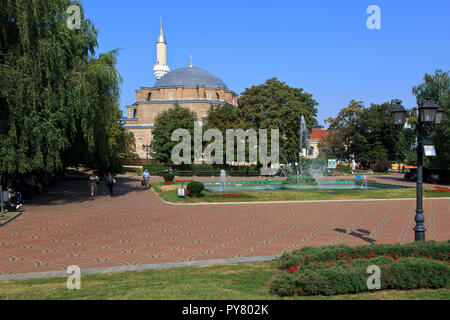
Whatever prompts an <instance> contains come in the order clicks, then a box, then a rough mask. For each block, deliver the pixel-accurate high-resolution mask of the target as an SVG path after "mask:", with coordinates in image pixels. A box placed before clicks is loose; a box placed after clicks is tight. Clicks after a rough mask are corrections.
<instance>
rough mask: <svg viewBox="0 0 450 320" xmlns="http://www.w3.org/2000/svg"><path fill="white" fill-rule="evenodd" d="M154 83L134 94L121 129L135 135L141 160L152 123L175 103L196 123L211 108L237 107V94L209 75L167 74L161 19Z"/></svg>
mask: <svg viewBox="0 0 450 320" xmlns="http://www.w3.org/2000/svg"><path fill="white" fill-rule="evenodd" d="M153 73H154V75H155V78H156V82H155V84H154V85H153V87H141V88H140V89H138V90H136V102H135V103H134V104H132V105H131V106H127V107H126V109H127V110H126V118H125V119H124V127H125V128H126V129H127V130H129V131H131V132H132V133H133V134H134V139H135V143H136V153H137V154H138V157H139V158H141V159H144V158H145V157H146V153H145V151H144V149H143V148H142V145H147V144H150V142H151V140H152V129H153V125H154V120H155V118H156V116H157V115H158V114H160V113H161V112H163V111H166V110H168V109H169V108H171V107H173V105H174V104H175V103H178V104H179V105H180V106H181V107H184V108H188V109H190V110H191V111H194V112H195V113H196V114H197V117H198V118H199V120H202V119H204V118H206V116H207V113H208V110H209V108H210V107H214V106H217V105H221V104H225V103H229V104H231V105H234V106H237V94H236V93H235V92H233V91H231V90H230V89H228V87H227V86H226V84H225V83H224V82H223V81H222V80H221V79H219V78H218V77H217V76H215V75H213V74H212V73H210V72H208V71H206V70H204V69H201V68H197V67H194V66H193V65H192V57H191V62H190V64H189V66H188V67H185V68H178V69H174V70H172V71H170V67H169V66H168V64H167V42H166V38H165V36H164V30H163V26H162V19H161V23H160V29H159V37H158V41H157V42H156V64H155V66H154V67H153Z"/></svg>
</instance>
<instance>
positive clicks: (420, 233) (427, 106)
mask: <svg viewBox="0 0 450 320" xmlns="http://www.w3.org/2000/svg"><path fill="white" fill-rule="evenodd" d="M418 111H419V118H418V124H417V128H416V132H417V134H418V137H417V150H416V151H417V188H416V194H417V195H416V203H417V204H416V216H415V218H414V220H415V221H416V226H415V227H414V228H413V230H414V232H415V240H416V241H425V231H427V229H425V227H424V226H423V223H424V221H425V217H424V215H423V201H422V200H423V189H422V184H423V182H422V181H423V178H422V174H423V155H424V148H425V141H424V136H425V135H426V134H427V132H426V127H425V125H426V124H441V121H442V117H443V115H444V110H443V109H442V108H441V107H439V106H438V105H437V104H435V103H434V102H432V101H427V102H425V103H424V104H423V105H422V106H421V107H419V109H418ZM391 115H392V120H393V122H394V124H396V125H403V124H404V122H405V119H406V110H405V108H404V107H403V106H401V105H400V101H397V102H396V105H395V106H394V109H393V110H392V111H391ZM426 144H427V146H428V145H429V143H428V142H427V143H426Z"/></svg>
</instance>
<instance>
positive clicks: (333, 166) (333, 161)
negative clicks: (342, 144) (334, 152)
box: [328, 159, 336, 169]
mask: <svg viewBox="0 0 450 320" xmlns="http://www.w3.org/2000/svg"><path fill="white" fill-rule="evenodd" d="M328 169H336V159H328Z"/></svg>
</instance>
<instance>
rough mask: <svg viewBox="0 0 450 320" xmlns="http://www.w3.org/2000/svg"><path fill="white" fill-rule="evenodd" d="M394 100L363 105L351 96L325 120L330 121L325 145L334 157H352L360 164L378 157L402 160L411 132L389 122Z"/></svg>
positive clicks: (408, 145) (406, 152) (367, 163)
mask: <svg viewBox="0 0 450 320" xmlns="http://www.w3.org/2000/svg"><path fill="white" fill-rule="evenodd" d="M394 104H395V101H391V102H385V103H383V104H380V105H379V104H372V105H371V106H370V107H369V108H365V107H364V106H363V104H362V102H361V101H355V100H352V101H351V102H350V104H349V106H348V107H346V108H343V109H342V110H341V111H340V112H339V114H338V116H337V117H336V118H328V119H327V120H326V122H328V123H330V125H329V128H328V130H329V134H328V137H327V139H326V148H328V149H330V153H331V154H332V155H334V156H335V157H337V158H338V159H341V160H347V161H349V160H351V159H354V160H355V161H356V162H358V163H360V164H361V165H362V166H363V167H368V166H370V165H374V164H375V163H377V162H378V161H381V160H389V161H396V162H403V161H405V160H406V158H407V155H408V153H409V152H410V151H411V149H412V144H413V141H414V136H413V134H412V132H410V131H406V130H399V128H397V127H396V126H395V125H394V124H393V122H392V118H391V114H390V111H391V110H392V108H393V107H394ZM341 153H342V157H340V154H341Z"/></svg>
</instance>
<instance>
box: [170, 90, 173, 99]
mask: <svg viewBox="0 0 450 320" xmlns="http://www.w3.org/2000/svg"><path fill="white" fill-rule="evenodd" d="M169 99H170V100H172V99H173V92H172V91H169Z"/></svg>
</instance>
